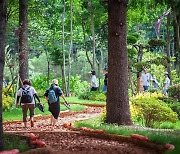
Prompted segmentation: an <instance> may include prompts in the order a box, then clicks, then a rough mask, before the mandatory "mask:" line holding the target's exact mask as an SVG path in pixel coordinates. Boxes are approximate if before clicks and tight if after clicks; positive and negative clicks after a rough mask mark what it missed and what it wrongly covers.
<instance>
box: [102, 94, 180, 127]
mask: <svg viewBox="0 0 180 154" xmlns="http://www.w3.org/2000/svg"><path fill="white" fill-rule="evenodd" d="M160 96H161V94H158V93H154V94H149V93H145V94H140V95H137V96H136V97H133V98H131V99H130V103H129V104H130V112H131V118H132V121H133V123H139V124H142V125H143V126H146V127H154V123H156V126H157V123H159V125H160V124H161V123H163V122H173V123H175V122H177V120H178V115H177V113H176V112H173V110H172V109H171V108H170V107H168V105H167V104H166V103H165V102H163V101H162V100H159V99H158V97H160ZM105 119H106V109H104V111H103V113H102V116H101V120H102V121H105Z"/></svg>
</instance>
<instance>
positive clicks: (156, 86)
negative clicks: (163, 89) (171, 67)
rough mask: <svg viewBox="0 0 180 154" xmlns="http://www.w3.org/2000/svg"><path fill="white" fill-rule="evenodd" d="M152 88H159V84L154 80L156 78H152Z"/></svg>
mask: <svg viewBox="0 0 180 154" xmlns="http://www.w3.org/2000/svg"><path fill="white" fill-rule="evenodd" d="M151 80H152V88H153V89H158V88H159V83H158V81H157V80H156V77H154V76H153V77H152V79H151Z"/></svg>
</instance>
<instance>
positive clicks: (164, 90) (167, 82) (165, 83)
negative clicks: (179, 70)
mask: <svg viewBox="0 0 180 154" xmlns="http://www.w3.org/2000/svg"><path fill="white" fill-rule="evenodd" d="M164 76H165V80H164V83H163V91H162V93H163V94H164V95H167V90H168V87H169V86H170V79H169V73H168V72H164Z"/></svg>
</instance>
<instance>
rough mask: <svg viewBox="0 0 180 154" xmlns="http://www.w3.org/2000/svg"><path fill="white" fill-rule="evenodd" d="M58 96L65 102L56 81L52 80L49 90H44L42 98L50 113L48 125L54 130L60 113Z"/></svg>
mask: <svg viewBox="0 0 180 154" xmlns="http://www.w3.org/2000/svg"><path fill="white" fill-rule="evenodd" d="M59 96H61V97H62V98H63V99H64V101H65V102H67V101H66V99H65V96H64V94H63V91H62V90H61V88H60V87H59V86H58V80H56V79H53V80H52V84H51V86H50V88H49V89H47V90H46V92H45V94H44V97H45V99H46V100H47V102H48V105H49V111H50V112H51V114H52V115H51V118H50V124H51V126H52V127H53V128H54V127H55V125H56V123H57V121H58V117H59V113H60V99H59Z"/></svg>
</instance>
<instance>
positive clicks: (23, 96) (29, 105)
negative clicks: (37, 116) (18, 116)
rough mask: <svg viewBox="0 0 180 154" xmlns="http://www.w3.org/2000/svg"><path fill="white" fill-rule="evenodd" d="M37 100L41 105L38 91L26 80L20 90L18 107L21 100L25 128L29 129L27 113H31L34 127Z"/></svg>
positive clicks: (31, 121) (31, 122)
mask: <svg viewBox="0 0 180 154" xmlns="http://www.w3.org/2000/svg"><path fill="white" fill-rule="evenodd" d="M35 98H36V99H37V100H38V102H39V103H40V99H39V97H38V95H37V92H36V90H35V89H34V88H33V87H32V86H31V81H30V80H29V79H25V80H24V81H23V87H22V88H20V90H19V92H18V94H17V101H16V106H18V103H19V100H20V104H21V107H22V113H23V122H24V126H25V128H27V121H28V120H27V112H28V110H29V111H30V124H31V127H34V109H35Z"/></svg>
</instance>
